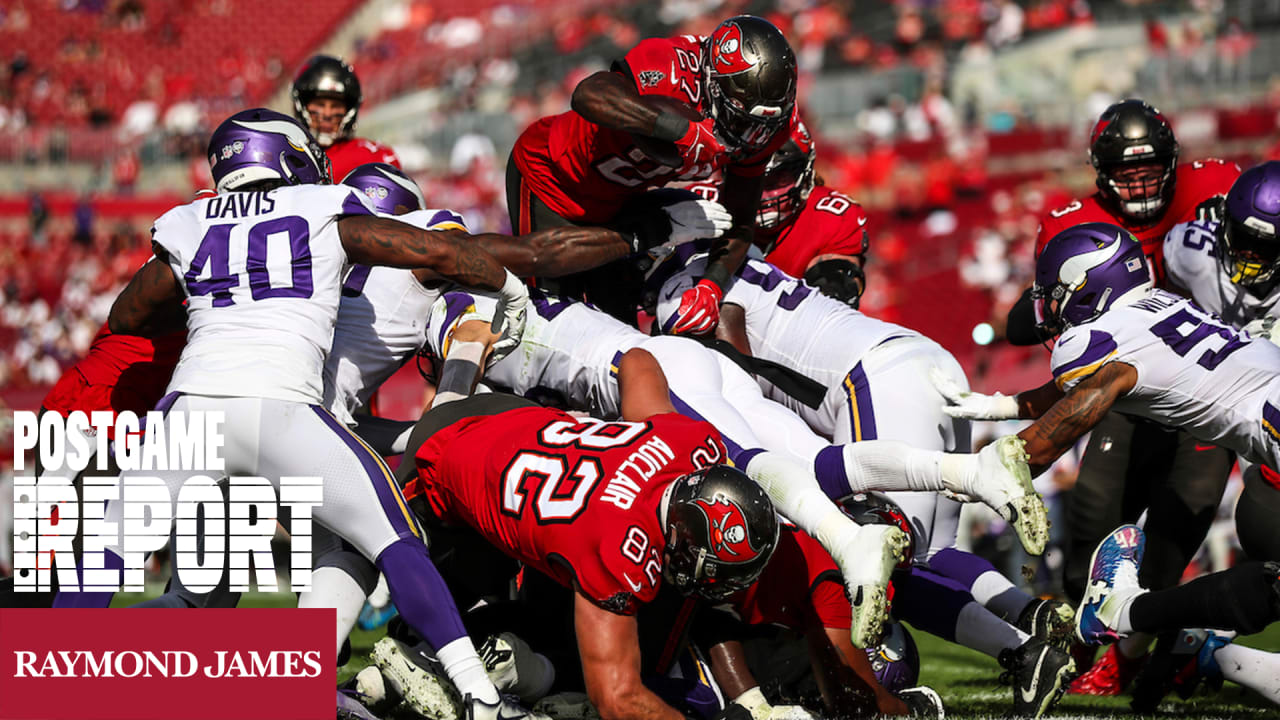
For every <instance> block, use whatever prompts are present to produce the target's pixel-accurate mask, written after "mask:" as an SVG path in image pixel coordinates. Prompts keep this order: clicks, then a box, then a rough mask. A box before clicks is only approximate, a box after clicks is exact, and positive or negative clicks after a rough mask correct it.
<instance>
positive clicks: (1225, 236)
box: [1217, 161, 1280, 287]
mask: <svg viewBox="0 0 1280 720" xmlns="http://www.w3.org/2000/svg"><path fill="white" fill-rule="evenodd" d="M1222 215H1223V217H1222V221H1221V222H1219V223H1218V230H1217V233H1218V260H1219V261H1220V262H1221V263H1222V269H1223V270H1225V271H1226V273H1227V275H1228V276H1229V277H1230V278H1231V282H1233V283H1235V284H1237V285H1245V286H1264V287H1265V286H1268V285H1270V284H1271V282H1272V281H1273V280H1274V279H1275V278H1276V270H1277V269H1280V238H1277V237H1276V229H1277V228H1280V162H1275V161H1271V162H1264V163H1262V164H1261V165H1258V166H1256V167H1251V168H1249V169H1248V170H1245V171H1244V172H1243V173H1241V175H1240V177H1238V178H1236V181H1235V183H1233V184H1232V185H1231V190H1229V191H1227V199H1226V201H1225V202H1224V203H1223V213H1222Z"/></svg>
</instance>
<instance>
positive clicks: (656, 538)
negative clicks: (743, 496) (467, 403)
mask: <svg viewBox="0 0 1280 720" xmlns="http://www.w3.org/2000/svg"><path fill="white" fill-rule="evenodd" d="M725 454H726V450H725V449H724V445H723V443H722V442H721V440H720V435H719V433H717V432H716V430H715V428H713V427H712V426H711V425H710V424H708V423H706V422H702V421H698V420H690V419H689V418H686V417H684V416H682V415H678V414H675V413H671V414H666V415H656V416H654V417H651V418H649V420H648V421H646V422H641V423H629V422H603V421H601V420H596V419H594V418H576V417H574V416H572V415H569V414H568V413H565V412H562V411H560V410H555V409H553V408H541V407H538V408H521V409H518V410H511V411H508V412H504V413H502V414H500V415H490V416H482V417H475V418H468V419H466V420H462V421H459V422H457V423H454V424H453V425H450V426H449V427H447V428H444V429H443V430H441V431H439V432H437V433H435V434H434V435H432V436H431V437H430V438H429V439H428V440H427V442H425V443H423V445H422V447H421V448H419V450H418V453H417V464H418V477H417V478H416V479H415V480H414V481H412V482H410V483H409V485H408V487H406V488H405V495H406V497H409V498H415V497H417V496H419V495H421V496H422V498H423V500H425V501H426V503H427V506H428V507H429V508H430V510H431V512H432V513H434V514H435V515H436V516H437V517H439V518H440V519H442V520H444V521H446V522H455V523H466V524H467V525H470V526H471V527H473V528H475V529H476V530H477V531H478V532H479V533H480V534H481V535H483V536H484V537H485V538H486V539H487V540H488V541H489V542H491V543H492V544H493V545H494V546H496V547H498V548H500V549H501V550H503V551H504V552H506V553H507V554H508V555H510V556H512V557H514V558H516V559H517V560H519V561H521V562H523V563H524V564H525V565H527V566H529V567H533V568H535V569H537V570H539V571H541V572H543V573H544V574H546V575H547V576H549V577H551V578H554V579H555V580H556V581H557V582H559V583H561V584H562V585H565V586H566V587H576V588H577V589H578V590H579V591H580V592H582V593H583V594H584V595H586V596H587V597H588V598H590V599H591V600H593V601H594V602H596V603H597V604H599V605H600V606H601V607H603V608H605V609H606V610H609V611H611V612H615V613H619V614H627V615H629V614H633V613H634V612H635V611H636V609H637V608H638V606H639V605H640V604H642V603H647V602H650V601H652V600H653V598H654V596H656V595H657V594H658V587H659V585H660V584H661V582H662V548H663V545H664V540H663V529H662V526H661V524H660V521H659V518H658V505H659V503H660V501H661V499H662V494H663V491H665V490H666V488H667V486H668V485H670V484H671V482H672V481H673V480H675V479H676V478H678V477H680V476H681V475H685V474H687V473H690V472H693V471H694V470H695V469H697V468H698V467H701V466H703V465H706V464H707V463H708V461H710V460H711V459H713V458H720V457H725Z"/></svg>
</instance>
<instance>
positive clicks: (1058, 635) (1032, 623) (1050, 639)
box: [1015, 599, 1076, 650]
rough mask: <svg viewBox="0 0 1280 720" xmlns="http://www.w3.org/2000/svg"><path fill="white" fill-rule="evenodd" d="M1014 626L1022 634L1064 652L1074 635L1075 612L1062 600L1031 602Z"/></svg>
mask: <svg viewBox="0 0 1280 720" xmlns="http://www.w3.org/2000/svg"><path fill="white" fill-rule="evenodd" d="M1015 624H1016V625H1017V627H1018V629H1019V630H1021V631H1022V632H1024V633H1026V634H1028V635H1030V636H1032V637H1038V638H1040V639H1041V640H1044V641H1045V642H1047V643H1049V644H1050V645H1052V646H1054V647H1056V648H1058V649H1059V650H1066V649H1067V648H1068V647H1070V646H1071V641H1072V639H1073V637H1074V634H1075V629H1076V611H1075V608H1073V607H1071V605H1070V604H1069V603H1066V602H1063V601H1062V600H1053V599H1048V600H1033V601H1031V603H1030V604H1028V605H1027V606H1026V607H1025V608H1023V610H1022V614H1021V615H1019V616H1018V622H1017V623H1015Z"/></svg>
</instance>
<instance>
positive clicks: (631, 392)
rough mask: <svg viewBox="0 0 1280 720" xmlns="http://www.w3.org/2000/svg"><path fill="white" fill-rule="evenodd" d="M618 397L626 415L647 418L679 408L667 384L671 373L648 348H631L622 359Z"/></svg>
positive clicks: (631, 419) (632, 418)
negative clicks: (666, 370) (667, 372)
mask: <svg viewBox="0 0 1280 720" xmlns="http://www.w3.org/2000/svg"><path fill="white" fill-rule="evenodd" d="M618 397H619V398H620V399H621V401H622V419H623V420H626V421H628V422H643V421H644V420H647V419H648V418H649V417H651V416H653V415H662V414H664V413H672V412H675V411H676V408H675V406H674V405H672V404H671V396H670V394H669V391H668V388H667V375H666V373H664V372H662V366H660V365H658V361H657V360H656V359H654V357H653V355H651V354H650V353H649V351H647V350H641V349H640V348H631V349H630V350H628V351H626V352H625V353H623V354H622V359H621V360H619V361H618Z"/></svg>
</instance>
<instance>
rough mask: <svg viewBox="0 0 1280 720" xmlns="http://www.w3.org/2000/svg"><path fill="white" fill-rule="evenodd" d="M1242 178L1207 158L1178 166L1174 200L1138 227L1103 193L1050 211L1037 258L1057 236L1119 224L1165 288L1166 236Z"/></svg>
mask: <svg viewBox="0 0 1280 720" xmlns="http://www.w3.org/2000/svg"><path fill="white" fill-rule="evenodd" d="M1239 176H1240V166H1239V165H1236V164H1235V163H1232V162H1226V161H1224V160H1218V159H1217V158H1207V159H1204V160H1196V161H1195V162H1189V163H1183V164H1181V165H1179V166H1178V168H1177V170H1176V171H1175V176H1174V183H1175V184H1174V186H1173V198H1172V199H1171V200H1170V201H1169V207H1168V208H1167V209H1166V210H1165V211H1164V214H1163V215H1161V216H1160V219H1159V220H1157V221H1156V222H1154V223H1151V224H1148V225H1138V224H1136V223H1135V222H1134V221H1133V220H1130V219H1128V218H1126V217H1124V216H1123V215H1121V214H1120V213H1118V212H1115V211H1112V210H1111V209H1110V206H1109V205H1107V204H1104V203H1102V202H1101V200H1102V195H1101V193H1094V194H1092V195H1090V196H1089V197H1087V198H1084V199H1083V200H1072V201H1071V202H1070V203H1068V204H1067V205H1064V206H1062V207H1060V208H1056V209H1053V210H1050V211H1049V212H1047V213H1045V215H1044V216H1043V217H1042V218H1040V228H1039V230H1038V231H1037V232H1036V257H1040V251H1041V250H1043V249H1044V246H1045V244H1047V243H1048V242H1049V240H1051V239H1053V236H1054V235H1057V234H1058V233H1060V232H1062V231H1063V230H1066V229H1067V228H1069V227H1073V226H1075V225H1079V224H1081V223H1090V222H1105V223H1111V224H1112V225H1119V226H1121V227H1123V228H1125V229H1126V230H1128V231H1129V232H1131V233H1133V235H1134V237H1136V238H1138V241H1139V242H1141V243H1142V249H1143V251H1144V252H1145V253H1146V254H1147V259H1148V260H1150V261H1151V266H1152V267H1153V268H1155V274H1156V284H1157V285H1161V286H1163V285H1164V236H1165V234H1167V233H1168V232H1169V230H1171V229H1172V228H1173V226H1174V225H1177V224H1178V223H1183V222H1188V221H1190V220H1194V219H1195V217H1196V207H1197V206H1198V205H1200V203H1202V202H1204V201H1205V200H1208V199H1209V198H1211V197H1213V196H1214V195H1225V194H1226V193H1227V191H1228V190H1230V189H1231V184H1232V183H1234V182H1235V181H1236V178H1237V177H1239Z"/></svg>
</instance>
